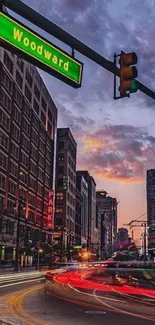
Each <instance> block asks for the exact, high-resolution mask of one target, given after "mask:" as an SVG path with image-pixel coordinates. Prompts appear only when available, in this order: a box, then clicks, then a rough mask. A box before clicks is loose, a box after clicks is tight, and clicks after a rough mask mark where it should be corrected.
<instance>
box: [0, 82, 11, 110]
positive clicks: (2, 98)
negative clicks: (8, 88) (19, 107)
mask: <svg viewBox="0 0 155 325" xmlns="http://www.w3.org/2000/svg"><path fill="white" fill-rule="evenodd" d="M0 93H1V96H0V101H1V102H2V104H3V105H4V107H5V109H6V110H8V111H9V112H11V103H12V101H11V98H10V97H9V95H8V94H7V93H6V92H5V90H4V89H3V88H1V89H0Z"/></svg>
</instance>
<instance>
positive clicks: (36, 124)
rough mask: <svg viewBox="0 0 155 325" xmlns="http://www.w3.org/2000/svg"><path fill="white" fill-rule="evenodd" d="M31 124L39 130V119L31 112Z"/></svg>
mask: <svg viewBox="0 0 155 325" xmlns="http://www.w3.org/2000/svg"><path fill="white" fill-rule="evenodd" d="M32 124H33V126H34V127H35V129H36V130H37V131H39V119H38V118H37V117H36V115H35V114H33V121H32Z"/></svg>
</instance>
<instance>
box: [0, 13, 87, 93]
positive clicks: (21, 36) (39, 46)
mask: <svg viewBox="0 0 155 325" xmlns="http://www.w3.org/2000/svg"><path fill="white" fill-rule="evenodd" d="M0 26H1V27H0V39H1V40H2V41H3V43H4V44H3V46H6V45H7V47H9V49H10V50H11V51H13V52H14V53H15V54H19V55H22V57H23V58H24V59H25V60H27V61H29V62H31V63H33V64H35V65H37V66H38V67H39V68H41V69H43V70H45V71H47V72H48V73H50V74H52V75H53V76H55V77H56V78H58V79H60V80H62V81H64V82H66V83H67V84H69V85H71V86H72V87H74V88H78V87H81V82H82V71H83V64H82V63H81V62H80V61H78V60H76V59H74V58H73V57H72V56H71V55H69V54H68V53H66V52H64V51H62V50H61V49H59V48H58V47H56V46H55V45H54V44H52V43H50V42H48V41H47V40H46V39H44V38H43V37H41V36H40V35H39V34H37V33H34V32H33V31H32V30H31V29H29V28H27V27H26V26H25V25H23V24H21V23H20V22H19V21H17V20H16V19H14V18H12V17H10V16H9V15H7V14H6V13H2V12H0Z"/></svg>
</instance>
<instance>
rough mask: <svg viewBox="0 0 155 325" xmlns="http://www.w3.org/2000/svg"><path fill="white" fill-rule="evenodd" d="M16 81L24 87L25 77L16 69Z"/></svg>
mask: <svg viewBox="0 0 155 325" xmlns="http://www.w3.org/2000/svg"><path fill="white" fill-rule="evenodd" d="M16 82H17V85H18V86H19V87H20V88H21V89H22V88H23V78H22V77H21V75H20V74H19V72H18V71H16Z"/></svg>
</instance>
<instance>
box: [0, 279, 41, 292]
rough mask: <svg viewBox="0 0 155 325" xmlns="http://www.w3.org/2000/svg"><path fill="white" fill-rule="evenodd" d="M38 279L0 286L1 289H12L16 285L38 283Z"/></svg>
mask: <svg viewBox="0 0 155 325" xmlns="http://www.w3.org/2000/svg"><path fill="white" fill-rule="evenodd" d="M40 280H41V278H40V279H30V280H25V281H20V282H14V283H9V284H4V285H3V286H0V289H1V288H6V287H12V286H15V285H17V284H24V283H29V282H40Z"/></svg>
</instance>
